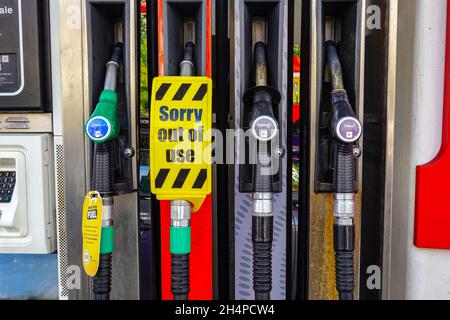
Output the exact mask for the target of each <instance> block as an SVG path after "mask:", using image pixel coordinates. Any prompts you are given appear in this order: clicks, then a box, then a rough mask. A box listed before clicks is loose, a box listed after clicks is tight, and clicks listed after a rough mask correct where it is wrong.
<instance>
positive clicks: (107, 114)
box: [85, 43, 122, 144]
mask: <svg viewBox="0 0 450 320" xmlns="http://www.w3.org/2000/svg"><path fill="white" fill-rule="evenodd" d="M121 59H122V44H121V43H118V44H117V45H116V47H115V48H114V51H113V55H112V58H111V61H109V62H108V64H107V65H106V77H105V86H104V90H103V92H102V93H101V95H100V99H99V101H98V103H97V106H96V107H95V110H94V112H93V113H92V115H91V117H90V118H89V120H88V121H87V123H86V126H85V132H86V135H87V136H88V138H89V139H90V140H91V141H93V142H95V143H98V144H101V143H105V142H108V141H111V140H114V139H116V138H117V137H118V136H119V131H120V124H119V116H118V114H117V93H116V87H117V78H118V74H119V70H120V60H121Z"/></svg>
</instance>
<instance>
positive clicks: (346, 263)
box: [336, 251, 355, 300]
mask: <svg viewBox="0 0 450 320" xmlns="http://www.w3.org/2000/svg"><path fill="white" fill-rule="evenodd" d="M336 289H337V290H338V292H339V299H340V300H353V290H354V289H355V268H354V262H353V252H343V251H337V252H336Z"/></svg>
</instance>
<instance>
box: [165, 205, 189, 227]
mask: <svg viewBox="0 0 450 320" xmlns="http://www.w3.org/2000/svg"><path fill="white" fill-rule="evenodd" d="M170 226H171V227H174V228H188V227H190V226H191V204H190V203H189V202H188V201H184V200H174V201H171V202H170Z"/></svg>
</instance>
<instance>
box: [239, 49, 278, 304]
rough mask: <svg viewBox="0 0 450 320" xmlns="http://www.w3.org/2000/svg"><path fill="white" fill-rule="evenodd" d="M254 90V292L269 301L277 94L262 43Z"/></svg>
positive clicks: (249, 96)
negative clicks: (273, 157)
mask: <svg viewBox="0 0 450 320" xmlns="http://www.w3.org/2000/svg"><path fill="white" fill-rule="evenodd" d="M254 65H255V82H256V86H255V87H254V88H252V89H250V90H249V91H248V92H247V93H246V94H245V96H244V102H245V104H246V105H251V108H250V116H249V119H250V129H251V133H252V136H253V138H254V141H255V143H256V146H257V155H256V165H254V166H253V179H254V181H253V192H252V207H253V209H252V241H253V289H254V291H255V299H256V300H270V292H271V291H272V243H273V192H274V190H273V176H274V174H275V173H273V172H271V171H272V170H273V167H272V164H271V163H272V161H273V159H272V148H271V147H272V145H273V142H274V140H275V139H276V137H278V130H279V127H278V123H277V121H276V120H275V115H274V110H273V105H274V104H278V103H279V101H280V99H281V97H280V93H279V92H278V91H277V90H276V89H274V88H272V87H269V86H267V82H268V81H267V57H266V45H265V43H264V42H257V43H256V44H255V48H254ZM277 160H278V159H277Z"/></svg>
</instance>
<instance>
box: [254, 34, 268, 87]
mask: <svg viewBox="0 0 450 320" xmlns="http://www.w3.org/2000/svg"><path fill="white" fill-rule="evenodd" d="M255 73H256V79H255V81H256V86H257V87H260V86H267V57H266V44H265V43H264V42H262V41H260V42H257V43H256V44H255Z"/></svg>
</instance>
